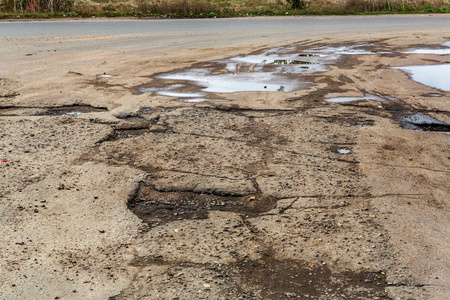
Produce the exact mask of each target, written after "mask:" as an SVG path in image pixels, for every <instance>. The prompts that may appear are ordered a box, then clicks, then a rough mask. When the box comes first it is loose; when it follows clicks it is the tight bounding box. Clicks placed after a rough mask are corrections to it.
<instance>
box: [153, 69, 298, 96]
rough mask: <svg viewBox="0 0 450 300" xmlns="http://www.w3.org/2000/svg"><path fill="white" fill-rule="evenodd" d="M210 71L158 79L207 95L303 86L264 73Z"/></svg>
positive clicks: (286, 90)
mask: <svg viewBox="0 0 450 300" xmlns="http://www.w3.org/2000/svg"><path fill="white" fill-rule="evenodd" d="M211 71H212V69H191V70H187V71H184V72H180V73H172V74H166V75H162V76H160V77H159V78H161V79H170V80H183V81H189V82H190V83H192V84H195V85H197V86H199V87H201V90H202V91H203V92H208V93H236V92H291V91H295V90H298V89H300V88H302V87H304V86H305V83H303V84H302V83H301V82H300V81H297V80H291V79H289V78H287V77H285V76H282V75H274V74H271V73H265V72H261V73H259V72H258V73H234V74H233V73H229V74H220V75H209V74H210V72H211ZM198 96H199V95H195V96H194V97H198Z"/></svg>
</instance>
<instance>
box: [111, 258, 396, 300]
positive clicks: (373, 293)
mask: <svg viewBox="0 0 450 300" xmlns="http://www.w3.org/2000/svg"><path fill="white" fill-rule="evenodd" d="M131 265H132V266H134V267H137V268H140V269H147V268H149V267H150V268H151V269H155V268H161V269H162V270H167V271H165V273H166V275H165V276H164V275H162V274H155V275H154V276H152V279H153V280H151V282H147V284H145V282H142V280H143V279H144V278H145V277H144V276H141V277H140V278H139V277H138V278H136V281H135V282H134V283H133V284H132V286H130V287H129V288H127V289H126V290H124V291H122V292H121V293H120V294H118V295H115V296H112V297H110V298H109V299H110V300H121V299H127V297H129V298H131V297H133V296H138V295H143V294H145V293H147V292H149V291H150V290H151V288H157V289H158V291H159V292H161V291H164V289H165V287H164V284H162V282H164V279H163V278H165V280H168V281H170V282H172V286H175V287H178V286H179V287H180V291H179V295H180V296H182V295H184V293H186V291H189V290H191V289H198V288H200V289H201V290H202V294H204V297H209V296H211V297H213V296H214V295H211V294H210V293H211V292H212V291H214V290H216V287H217V286H221V287H222V288H221V290H222V291H221V294H220V295H217V296H219V299H325V298H324V297H326V298H330V299H391V298H389V297H388V294H387V293H386V292H385V288H386V287H387V286H389V284H388V283H387V282H386V274H385V272H383V271H378V272H373V271H359V272H354V271H349V270H348V271H342V270H333V267H332V266H329V265H327V264H323V263H312V262H306V261H302V260H293V259H284V260H279V259H275V258H274V257H273V256H272V255H271V254H270V253H267V252H263V253H262V257H261V258H260V259H258V260H253V259H238V260H236V261H235V262H233V263H229V264H210V263H194V262H190V261H167V260H166V259H165V257H164V255H151V256H147V257H136V258H135V259H134V260H133V261H132V263H131ZM180 270H183V271H182V272H180ZM167 275H168V276H167ZM191 277H193V278H195V277H197V278H198V277H201V278H204V281H205V282H206V283H204V284H203V285H199V286H192V285H191V283H190V282H191V281H192V279H191ZM141 278H142V279H141ZM183 286H184V287H185V288H182V287H183ZM224 287H227V288H224ZM200 297H203V296H200ZM238 297H239V298H238ZM205 299H207V298H205Z"/></svg>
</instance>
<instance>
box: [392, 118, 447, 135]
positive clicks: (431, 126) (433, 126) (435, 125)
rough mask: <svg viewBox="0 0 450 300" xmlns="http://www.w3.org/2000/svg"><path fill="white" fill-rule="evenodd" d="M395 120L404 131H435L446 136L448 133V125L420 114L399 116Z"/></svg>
mask: <svg viewBox="0 0 450 300" xmlns="http://www.w3.org/2000/svg"><path fill="white" fill-rule="evenodd" d="M397 119H398V120H399V121H400V123H401V125H402V127H403V128H405V129H412V130H416V131H436V132H443V133H447V134H448V133H449V132H450V125H448V124H446V123H444V122H441V121H439V120H436V119H434V118H432V117H430V116H427V115H424V114H421V113H415V114H407V115H403V116H400V117H398V118H397Z"/></svg>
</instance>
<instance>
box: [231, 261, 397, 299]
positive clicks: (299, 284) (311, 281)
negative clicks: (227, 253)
mask: <svg viewBox="0 0 450 300" xmlns="http://www.w3.org/2000/svg"><path fill="white" fill-rule="evenodd" d="M237 268H238V270H239V271H240V274H241V275H242V277H243V283H244V287H243V288H244V290H245V291H246V292H250V293H251V294H252V295H256V294H259V295H260V296H261V298H262V299H350V298H351V299H389V298H388V296H387V293H386V292H385V287H386V286H387V285H388V284H387V283H386V275H385V274H384V272H381V271H380V272H368V271H366V272H352V271H344V272H341V273H334V272H332V270H331V269H330V268H329V267H328V266H327V265H325V264H322V263H320V262H318V263H305V262H302V261H296V260H276V259H273V258H271V257H264V258H263V259H262V260H259V261H252V260H245V261H242V262H240V263H238V264H237ZM325 295H326V298H324V297H325Z"/></svg>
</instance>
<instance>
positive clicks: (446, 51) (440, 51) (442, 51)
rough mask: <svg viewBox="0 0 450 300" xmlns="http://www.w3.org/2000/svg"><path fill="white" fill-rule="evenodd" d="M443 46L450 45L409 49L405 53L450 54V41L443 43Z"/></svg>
mask: <svg viewBox="0 0 450 300" xmlns="http://www.w3.org/2000/svg"><path fill="white" fill-rule="evenodd" d="M442 46H445V47H449V48H448V49H445V48H444V49H429V48H424V49H414V50H409V51H406V52H404V53H412V54H414V53H415V54H438V55H448V54H450V41H449V42H445V43H443V44H442Z"/></svg>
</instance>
